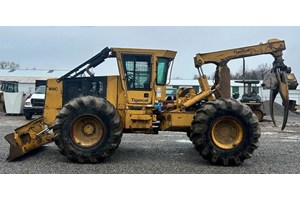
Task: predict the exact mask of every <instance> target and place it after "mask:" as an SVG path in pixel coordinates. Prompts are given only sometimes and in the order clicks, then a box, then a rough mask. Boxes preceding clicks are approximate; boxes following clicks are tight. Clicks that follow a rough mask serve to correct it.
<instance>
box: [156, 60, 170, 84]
mask: <svg viewBox="0 0 300 200" xmlns="http://www.w3.org/2000/svg"><path fill="white" fill-rule="evenodd" d="M169 63H170V61H169V59H167V58H158V59H157V74H156V84H157V85H166V82H167V76H168V70H169Z"/></svg>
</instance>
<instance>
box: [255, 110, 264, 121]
mask: <svg viewBox="0 0 300 200" xmlns="http://www.w3.org/2000/svg"><path fill="white" fill-rule="evenodd" d="M253 113H254V114H255V115H256V117H257V119H258V121H262V119H263V113H262V112H261V111H260V110H254V111H253Z"/></svg>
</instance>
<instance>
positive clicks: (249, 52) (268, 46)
mask: <svg viewBox="0 0 300 200" xmlns="http://www.w3.org/2000/svg"><path fill="white" fill-rule="evenodd" d="M283 50H285V43H284V41H282V40H278V39H270V40H268V41H267V42H266V43H264V44H263V43H261V44H259V45H253V46H248V47H242V48H236V49H228V50H224V51H216V52H212V53H204V54H200V53H199V54H197V55H196V56H195V58H194V61H195V67H196V68H199V67H201V66H202V65H203V64H207V63H213V64H216V65H220V64H222V62H224V63H227V62H228V61H230V60H232V59H237V58H245V57H249V56H256V55H262V54H272V55H273V54H276V53H278V52H281V51H283ZM222 65H224V64H222Z"/></svg>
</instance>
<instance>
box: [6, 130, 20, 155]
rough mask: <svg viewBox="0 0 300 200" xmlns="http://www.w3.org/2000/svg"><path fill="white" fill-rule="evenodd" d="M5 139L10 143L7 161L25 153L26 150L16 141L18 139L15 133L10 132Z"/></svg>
mask: <svg viewBox="0 0 300 200" xmlns="http://www.w3.org/2000/svg"><path fill="white" fill-rule="evenodd" d="M5 139H6V141H7V142H8V143H9V144H10V148H9V155H8V157H7V158H6V160H7V161H11V160H14V159H16V158H18V157H20V156H22V155H24V154H25V152H24V151H23V150H22V149H21V148H20V147H19V146H18V144H17V143H16V141H15V139H14V133H10V134H8V135H6V136H5Z"/></svg>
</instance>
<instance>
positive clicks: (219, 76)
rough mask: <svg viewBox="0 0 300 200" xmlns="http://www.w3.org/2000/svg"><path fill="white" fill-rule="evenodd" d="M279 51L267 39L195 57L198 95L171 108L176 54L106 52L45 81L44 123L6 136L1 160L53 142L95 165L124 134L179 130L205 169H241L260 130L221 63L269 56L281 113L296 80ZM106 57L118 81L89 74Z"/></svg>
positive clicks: (279, 44) (280, 44)
mask: <svg viewBox="0 0 300 200" xmlns="http://www.w3.org/2000/svg"><path fill="white" fill-rule="evenodd" d="M284 49H285V44H284V41H280V40H270V41H268V42H267V43H265V44H259V45H256V46H250V47H243V48H238V49H232V50H225V51H220V52H215V53H209V54H197V55H196V57H195V67H196V68H197V69H198V72H199V76H200V77H199V84H200V87H201V92H200V93H196V92H195V90H193V89H191V88H186V89H182V90H180V91H178V94H177V98H176V101H174V102H171V103H169V102H167V103H165V99H166V85H167V82H168V80H167V79H168V78H167V77H168V74H169V71H171V68H172V65H173V61H174V58H175V55H176V52H175V51H169V50H151V49H129V48H105V49H103V50H102V51H101V52H100V53H99V54H97V55H96V56H94V57H93V58H91V59H89V60H88V61H86V62H84V63H82V64H81V65H79V66H78V67H76V68H75V69H73V70H71V71H70V72H69V73H67V74H65V75H64V76H62V77H60V78H58V79H49V80H48V81H47V89H46V98H45V106H44V113H43V116H42V117H40V118H37V119H35V120H33V121H31V122H30V123H28V124H26V125H24V126H21V127H19V128H17V129H16V130H15V131H14V133H11V134H8V135H7V136H6V137H5V138H6V140H7V141H8V142H9V143H10V153H9V156H8V158H7V159H8V160H13V159H15V158H17V157H20V156H21V155H23V154H25V153H27V152H29V151H30V150H33V149H35V148H38V147H40V146H41V145H44V144H47V143H50V142H52V141H54V142H55V143H56V145H57V146H58V148H59V149H60V151H61V152H62V154H64V155H65V156H67V157H68V158H69V159H70V160H71V161H75V162H79V163H98V162H101V161H103V160H104V159H105V158H107V157H109V156H110V155H112V154H113V153H114V151H115V150H116V149H117V148H118V146H119V144H120V142H121V138H122V134H123V133H126V132H128V133H147V134H157V133H158V131H182V132H186V133H187V135H188V137H189V138H190V140H191V141H192V142H193V144H194V146H195V148H196V150H197V151H198V152H199V153H200V155H202V157H203V158H204V159H206V160H208V161H209V162H211V163H214V164H220V165H238V164H241V163H242V162H243V161H244V160H245V159H247V158H250V157H251V156H252V153H253V151H254V150H255V149H256V148H257V146H258V139H259V137H260V127H259V123H258V120H257V117H256V116H255V115H254V114H253V112H252V111H251V109H250V108H249V107H248V106H246V105H243V104H241V103H239V102H238V101H236V100H233V99H230V78H229V68H228V67H227V65H226V64H227V62H228V61H229V60H230V57H231V56H235V57H236V54H239V55H241V56H242V57H247V56H251V55H254V54H271V55H272V56H273V57H274V59H275V61H274V63H273V68H272V71H271V72H270V75H269V76H268V79H267V80H266V82H265V87H266V88H269V89H271V94H272V100H273V101H274V98H275V96H276V94H277V93H278V92H279V93H280V94H281V96H282V98H283V100H284V102H285V103H284V105H285V107H287V105H288V104H287V103H286V102H287V101H288V86H290V84H289V83H292V82H293V81H296V80H295V77H294V76H293V74H291V70H290V68H288V67H286V66H285V65H284V63H283V58H282V51H283V50H284ZM110 57H113V58H116V59H117V64H118V69H119V76H107V77H102V76H100V77H97V76H94V74H93V73H92V71H91V69H92V68H94V67H96V66H97V65H99V64H100V63H102V62H103V61H104V60H105V59H107V58H110ZM206 63H215V64H216V65H217V67H216V73H215V84H214V85H213V86H212V87H210V86H209V84H208V80H207V77H206V75H204V74H203V70H202V65H204V64H206ZM84 74H86V76H84ZM285 114H286V115H285V116H284V125H283V128H284V126H285V123H286V120H287V112H286V113H285ZM51 130H53V132H52V131H51Z"/></svg>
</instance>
